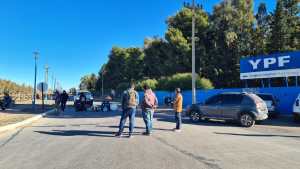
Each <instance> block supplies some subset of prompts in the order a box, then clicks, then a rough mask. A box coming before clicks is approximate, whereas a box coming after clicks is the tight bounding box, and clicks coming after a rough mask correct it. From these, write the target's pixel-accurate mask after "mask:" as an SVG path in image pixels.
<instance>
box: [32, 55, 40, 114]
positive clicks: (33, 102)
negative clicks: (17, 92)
mask: <svg viewBox="0 0 300 169" xmlns="http://www.w3.org/2000/svg"><path fill="white" fill-rule="evenodd" d="M39 54H40V53H39V52H37V51H35V52H33V55H34V88H33V101H32V108H33V110H34V111H35V97H36V76H37V60H38V57H39Z"/></svg>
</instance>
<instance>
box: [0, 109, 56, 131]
mask: <svg viewBox="0 0 300 169" xmlns="http://www.w3.org/2000/svg"><path fill="white" fill-rule="evenodd" d="M51 108H52V106H51V105H45V110H42V106H41V105H40V104H38V105H37V106H36V111H35V112H34V111H33V109H32V105H31V104H16V105H14V106H13V107H12V108H9V109H6V110H4V111H2V110H0V127H2V126H6V125H9V124H15V123H18V122H21V121H24V120H26V119H29V118H31V117H33V116H35V115H37V114H41V113H43V112H45V111H48V110H51Z"/></svg>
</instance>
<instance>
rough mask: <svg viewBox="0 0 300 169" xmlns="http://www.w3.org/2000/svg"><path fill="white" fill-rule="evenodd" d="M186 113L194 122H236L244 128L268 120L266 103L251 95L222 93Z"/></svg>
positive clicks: (188, 109)
mask: <svg viewBox="0 0 300 169" xmlns="http://www.w3.org/2000/svg"><path fill="white" fill-rule="evenodd" d="M186 111H187V112H186V113H187V115H188V116H189V117H190V119H191V121H192V122H198V121H200V120H202V119H220V120H234V121H238V122H239V123H240V125H241V126H243V127H252V126H254V124H255V121H263V120H266V119H267V118H268V108H267V105H266V103H265V102H264V101H263V100H262V99H261V98H259V97H258V96H257V95H255V94H251V93H239V92H235V93H221V94H218V95H215V96H212V97H210V98H209V99H207V100H206V101H205V103H204V104H201V103H200V104H196V105H193V106H191V107H189V108H187V110H186Z"/></svg>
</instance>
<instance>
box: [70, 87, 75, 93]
mask: <svg viewBox="0 0 300 169" xmlns="http://www.w3.org/2000/svg"><path fill="white" fill-rule="evenodd" d="M69 93H70V94H72V95H75V94H76V88H75V87H73V88H71V89H70V90H69Z"/></svg>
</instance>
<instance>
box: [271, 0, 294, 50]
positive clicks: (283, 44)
mask: <svg viewBox="0 0 300 169" xmlns="http://www.w3.org/2000/svg"><path fill="white" fill-rule="evenodd" d="M290 30H291V29H290V28H289V24H288V15H287V12H286V8H285V0H277V4H276V9H275V12H274V14H273V15H272V23H271V38H270V43H269V50H270V52H282V51H288V50H291V46H290V44H289V43H290V39H291V34H290Z"/></svg>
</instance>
